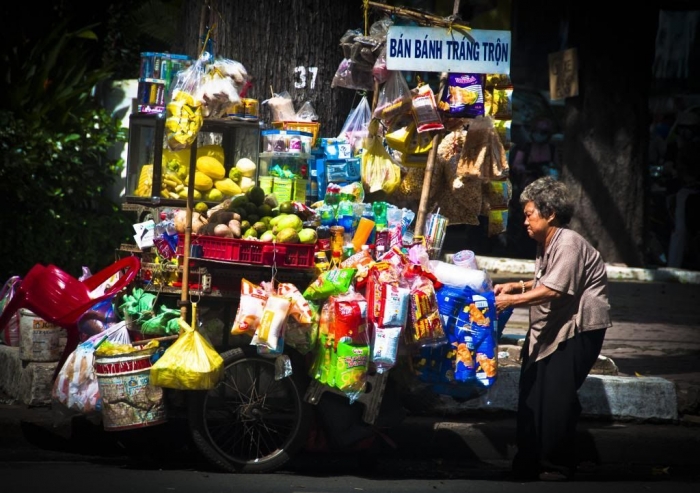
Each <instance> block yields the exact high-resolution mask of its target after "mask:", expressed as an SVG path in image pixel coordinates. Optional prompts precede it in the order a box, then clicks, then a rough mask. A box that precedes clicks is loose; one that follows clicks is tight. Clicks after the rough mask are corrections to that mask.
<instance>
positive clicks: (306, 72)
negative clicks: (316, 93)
mask: <svg viewBox="0 0 700 493" xmlns="http://www.w3.org/2000/svg"><path fill="white" fill-rule="evenodd" d="M316 74H318V67H295V68H294V87H295V88H297V89H303V88H305V87H306V84H307V78H310V79H311V80H310V81H309V82H308V84H309V89H313V88H314V87H315V86H316Z"/></svg>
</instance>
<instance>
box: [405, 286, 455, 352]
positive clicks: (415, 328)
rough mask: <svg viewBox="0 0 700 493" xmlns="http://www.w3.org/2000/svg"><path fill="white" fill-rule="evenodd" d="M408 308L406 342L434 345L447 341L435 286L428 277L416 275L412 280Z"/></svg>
mask: <svg viewBox="0 0 700 493" xmlns="http://www.w3.org/2000/svg"><path fill="white" fill-rule="evenodd" d="M409 309H410V320H411V324H410V325H409V327H408V328H407V330H406V342H407V343H408V344H416V345H418V346H436V345H440V344H444V343H445V342H447V337H446V336H445V331H444V329H443V325H442V319H441V318H440V311H439V309H438V302H437V296H436V294H435V288H434V286H433V283H432V282H431V281H430V280H429V279H427V278H425V277H422V276H417V277H416V278H415V279H414V280H413V282H412V284H411V292H410V304H409Z"/></svg>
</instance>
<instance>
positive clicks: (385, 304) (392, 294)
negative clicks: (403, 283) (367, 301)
mask: <svg viewBox="0 0 700 493" xmlns="http://www.w3.org/2000/svg"><path fill="white" fill-rule="evenodd" d="M409 293H410V290H409V289H408V288H403V287H400V286H397V285H396V284H382V296H381V303H380V304H379V325H380V326H382V327H403V326H404V325H406V318H407V316H408V299H409Z"/></svg>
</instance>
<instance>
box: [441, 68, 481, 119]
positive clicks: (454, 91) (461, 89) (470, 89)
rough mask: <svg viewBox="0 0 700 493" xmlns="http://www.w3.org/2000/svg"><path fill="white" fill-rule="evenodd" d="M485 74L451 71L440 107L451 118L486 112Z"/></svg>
mask: <svg viewBox="0 0 700 493" xmlns="http://www.w3.org/2000/svg"><path fill="white" fill-rule="evenodd" d="M483 91H484V74H457V73H450V74H449V76H448V81H447V87H446V88H445V91H444V93H443V95H442V98H441V99H440V102H439V103H438V109H439V110H440V111H442V112H444V113H446V114H447V115H448V116H449V117H450V118H476V117H477V116H482V115H483V114H484V92H483Z"/></svg>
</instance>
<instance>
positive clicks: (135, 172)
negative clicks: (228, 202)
mask: <svg viewBox="0 0 700 493" xmlns="http://www.w3.org/2000/svg"><path fill="white" fill-rule="evenodd" d="M259 148H260V124H259V122H257V121H250V122H247V121H240V120H219V119H217V120H214V119H210V120H204V123H203V125H202V128H201V129H200V131H199V133H198V135H197V139H196V141H195V142H194V143H193V144H192V146H191V147H190V148H189V149H185V150H180V151H172V150H171V149H170V148H169V147H168V144H167V140H166V138H165V119H164V115H162V114H159V115H147V114H133V115H131V116H130V118H129V147H128V154H127V166H126V168H127V170H126V193H125V196H126V197H125V199H126V202H127V203H137V204H149V205H165V206H184V205H185V203H186V200H187V187H188V186H189V183H188V182H189V167H190V166H196V163H197V158H198V157H201V156H202V155H209V156H213V157H215V158H216V159H217V160H219V161H220V162H221V163H222V164H223V165H224V170H225V177H228V176H229V171H230V170H231V168H233V167H235V165H236V163H238V161H239V160H241V159H243V158H247V159H250V160H251V161H252V162H253V163H255V164H256V165H257V163H258V157H259ZM173 173H174V174H173ZM252 178H253V179H254V180H256V181H257V173H256V176H254V177H252ZM193 185H194V184H193ZM200 188H201V187H200ZM212 197H213V196H212ZM195 199H196V200H197V201H200V200H201V201H205V202H212V203H214V202H217V203H218V202H220V200H221V198H219V197H216V198H211V199H210V198H209V197H208V196H207V193H206V191H204V192H203V191H200V190H197V187H196V186H195Z"/></svg>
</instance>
